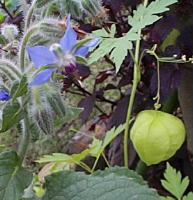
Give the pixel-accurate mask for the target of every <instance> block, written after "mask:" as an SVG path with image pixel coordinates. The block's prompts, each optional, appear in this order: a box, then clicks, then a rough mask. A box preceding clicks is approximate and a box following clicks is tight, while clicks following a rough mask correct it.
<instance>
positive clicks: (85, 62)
mask: <svg viewBox="0 0 193 200" xmlns="http://www.w3.org/2000/svg"><path fill="white" fill-rule="evenodd" d="M75 58H76V62H77V63H82V64H85V65H87V60H86V59H85V58H84V57H82V56H76V57H75Z"/></svg>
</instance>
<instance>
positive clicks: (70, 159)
mask: <svg viewBox="0 0 193 200" xmlns="http://www.w3.org/2000/svg"><path fill="white" fill-rule="evenodd" d="M88 154H89V150H88V149H86V150H84V151H82V152H81V153H79V154H72V155H68V154H64V153H53V154H52V155H45V156H43V158H40V159H39V160H38V161H37V162H39V163H45V162H66V163H75V164H78V163H79V162H80V161H81V160H82V159H84V158H85V157H86V156H87V155H88Z"/></svg>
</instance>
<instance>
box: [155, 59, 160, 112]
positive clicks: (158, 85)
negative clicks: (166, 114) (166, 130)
mask: <svg viewBox="0 0 193 200" xmlns="http://www.w3.org/2000/svg"><path fill="white" fill-rule="evenodd" d="M153 99H154V100H156V103H155V104H154V107H155V110H158V109H159V108H160V106H161V105H160V104H159V101H160V63H159V61H158V60H157V94H156V96H155V97H154V98H153Z"/></svg>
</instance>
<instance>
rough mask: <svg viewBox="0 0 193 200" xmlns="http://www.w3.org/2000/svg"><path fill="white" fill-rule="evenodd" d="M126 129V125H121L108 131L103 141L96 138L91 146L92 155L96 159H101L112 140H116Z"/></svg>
mask: <svg viewBox="0 0 193 200" xmlns="http://www.w3.org/2000/svg"><path fill="white" fill-rule="evenodd" d="M124 129H125V125H122V124H121V125H119V126H118V127H117V128H115V127H114V128H112V129H111V130H109V131H107V133H106V135H105V138H104V140H103V141H100V140H98V139H96V138H94V140H93V142H92V144H91V145H90V146H89V151H90V154H91V155H92V156H94V157H96V158H97V157H99V156H100V155H101V154H102V152H103V151H104V150H105V148H106V147H107V146H108V145H109V144H110V143H111V142H112V140H113V139H115V138H116V137H117V136H118V135H119V134H120V133H121V132H122V131H123V130H124Z"/></svg>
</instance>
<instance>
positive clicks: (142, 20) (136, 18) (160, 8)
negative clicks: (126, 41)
mask: <svg viewBox="0 0 193 200" xmlns="http://www.w3.org/2000/svg"><path fill="white" fill-rule="evenodd" d="M176 2H177V0H169V1H165V0H156V1H153V2H151V3H150V4H149V6H147V7H145V6H144V5H143V4H140V5H139V6H138V8H137V10H135V11H134V12H133V16H129V17H128V23H129V24H130V25H131V26H132V29H133V30H135V31H138V30H140V29H143V28H145V27H146V26H148V25H151V24H153V23H154V22H156V21H158V20H159V19H160V18H161V17H160V16H157V15H155V14H161V13H163V12H165V11H167V10H169V9H168V8H167V7H168V6H170V5H172V4H174V3H176Z"/></svg>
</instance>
